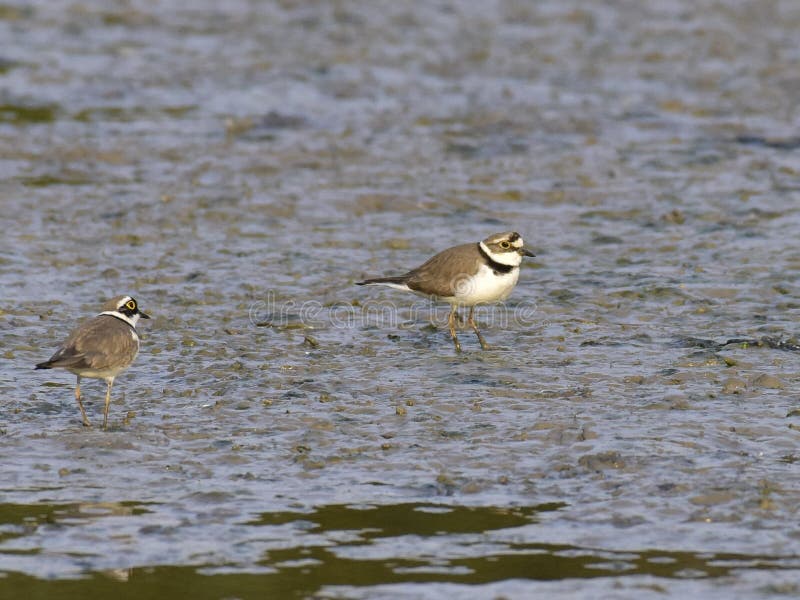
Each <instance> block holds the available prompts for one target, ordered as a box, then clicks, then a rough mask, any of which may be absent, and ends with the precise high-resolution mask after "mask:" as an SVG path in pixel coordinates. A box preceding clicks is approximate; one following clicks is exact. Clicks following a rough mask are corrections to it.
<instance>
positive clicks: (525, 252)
mask: <svg viewBox="0 0 800 600" xmlns="http://www.w3.org/2000/svg"><path fill="white" fill-rule="evenodd" d="M518 252H519V253H520V254H521V255H522V256H530V257H534V256H536V255H535V254H534V253H533V252H531V251H530V250H528V249H527V248H520V249H519V251H518Z"/></svg>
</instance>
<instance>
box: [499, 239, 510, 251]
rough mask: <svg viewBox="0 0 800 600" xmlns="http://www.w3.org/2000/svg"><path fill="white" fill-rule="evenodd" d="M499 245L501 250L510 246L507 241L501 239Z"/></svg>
mask: <svg viewBox="0 0 800 600" xmlns="http://www.w3.org/2000/svg"><path fill="white" fill-rule="evenodd" d="M500 247H501V248H502V249H503V250H508V249H509V248H511V244H509V243H508V242H507V241H505V240H503V241H502V242H500Z"/></svg>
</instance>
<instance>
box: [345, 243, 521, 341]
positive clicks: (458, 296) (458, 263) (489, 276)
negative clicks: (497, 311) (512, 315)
mask: <svg viewBox="0 0 800 600" xmlns="http://www.w3.org/2000/svg"><path fill="white" fill-rule="evenodd" d="M523 256H534V254H533V253H532V252H530V251H529V250H527V249H526V248H525V245H524V244H523V241H522V237H521V236H520V235H519V234H518V233H516V232H515V231H507V232H505V233H496V234H494V235H490V236H489V237H487V238H486V239H485V240H483V241H482V242H478V243H477V244H462V245H461V246H454V247H452V248H448V249H447V250H443V251H442V252H440V253H439V254H437V255H435V256H433V257H432V258H430V259H428V261H427V262H425V264H423V265H421V266H419V267H417V268H416V269H412V270H411V271H409V272H408V273H406V274H405V275H400V276H398V277H376V278H373V279H365V280H364V281H359V282H357V283H356V285H387V286H389V287H393V288H397V289H398V290H404V291H407V292H413V293H415V294H418V295H420V296H428V297H433V298H435V299H436V300H442V301H444V302H448V303H450V306H451V309H450V315H449V316H448V319H447V325H448V327H449V329H450V336H451V337H452V338H453V343H454V344H455V346H456V352H461V344H460V343H459V341H458V336H457V335H456V318H457V316H458V307H459V306H469V317H468V318H467V323H469V325H470V327H472V329H473V330H474V331H475V334H476V335H477V336H478V341H479V342H480V344H481V348H483V349H484V350H486V349H487V348H488V347H489V346H488V345H487V344H486V340H484V339H483V336H482V335H481V332H480V331H479V330H478V325H477V324H476V323H475V318H474V311H475V306H476V305H477V304H489V303H492V302H500V301H502V300H505V299H506V298H508V295H509V294H510V293H511V291H512V290H513V289H514V286H515V285H517V279H519V265H520V263H521V262H522V257H523Z"/></svg>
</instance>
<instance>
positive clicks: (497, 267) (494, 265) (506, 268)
mask: <svg viewBox="0 0 800 600" xmlns="http://www.w3.org/2000/svg"><path fill="white" fill-rule="evenodd" d="M478 252H480V253H481V256H482V257H483V260H485V261H486V266H487V267H489V268H490V269H491V270H492V271H494V272H495V273H503V274H505V273H511V271H513V270H514V268H515V266H514V265H504V264H503V263H499V262H497V261H496V260H494V259H492V257H491V256H489V254H488V253H487V252H486V250H484V249H483V246H481V244H480V242H478Z"/></svg>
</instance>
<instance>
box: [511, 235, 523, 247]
mask: <svg viewBox="0 0 800 600" xmlns="http://www.w3.org/2000/svg"><path fill="white" fill-rule="evenodd" d="M511 245H512V246H514V248H522V238H521V237H518V238H517V239H515V240H514V241H513V242H511Z"/></svg>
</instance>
